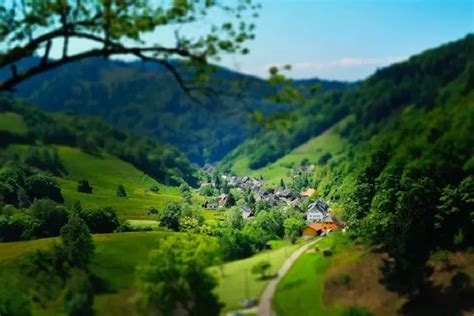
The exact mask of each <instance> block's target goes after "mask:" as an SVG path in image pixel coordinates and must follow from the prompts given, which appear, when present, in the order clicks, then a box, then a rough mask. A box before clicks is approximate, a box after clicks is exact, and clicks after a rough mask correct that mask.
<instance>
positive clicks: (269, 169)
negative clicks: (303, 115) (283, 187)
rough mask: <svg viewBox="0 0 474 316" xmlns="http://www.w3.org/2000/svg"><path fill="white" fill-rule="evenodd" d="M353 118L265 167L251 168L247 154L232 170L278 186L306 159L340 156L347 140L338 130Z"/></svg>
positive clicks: (236, 161)
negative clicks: (328, 155)
mask: <svg viewBox="0 0 474 316" xmlns="http://www.w3.org/2000/svg"><path fill="white" fill-rule="evenodd" d="M351 119H352V118H351V117H347V118H345V119H343V120H341V121H340V122H339V123H336V124H335V125H334V126H333V127H332V128H330V129H328V130H327V131H326V132H324V133H322V134H321V135H319V136H317V137H314V138H312V139H310V140H309V141H307V142H306V143H304V144H302V145H301V146H299V147H297V148H295V149H294V150H292V151H291V152H290V153H288V154H287V155H285V156H283V157H282V158H280V159H278V160H277V161H275V162H274V163H272V164H270V165H268V166H266V167H264V168H261V169H258V170H251V169H250V168H249V167H248V163H249V161H248V158H247V157H245V156H242V157H238V158H237V159H236V160H235V162H234V165H233V166H232V171H233V172H234V173H235V174H237V175H240V176H244V175H246V176H249V175H250V176H253V177H260V176H262V177H263V179H264V181H265V182H264V183H265V186H277V185H279V183H280V179H283V180H284V181H285V182H287V181H289V180H290V178H291V176H292V170H293V169H294V168H296V167H298V166H300V164H301V162H302V161H303V160H305V159H307V160H308V161H309V163H311V164H315V165H317V164H318V161H319V159H320V158H321V157H322V156H323V155H324V154H326V153H330V154H331V156H332V157H333V159H334V158H338V156H339V154H340V153H342V152H343V149H344V146H345V145H346V142H345V141H344V139H342V138H341V137H340V135H339V134H338V132H337V131H338V129H340V128H342V127H343V126H345V125H346V124H347V123H348V122H349V121H350V120H351Z"/></svg>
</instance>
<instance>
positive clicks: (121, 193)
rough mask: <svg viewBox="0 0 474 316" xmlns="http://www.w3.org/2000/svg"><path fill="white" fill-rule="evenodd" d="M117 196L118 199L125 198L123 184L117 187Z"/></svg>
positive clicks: (125, 193)
mask: <svg viewBox="0 0 474 316" xmlns="http://www.w3.org/2000/svg"><path fill="white" fill-rule="evenodd" d="M117 196H118V197H126V196H127V192H126V191H125V187H124V186H123V184H119V185H118V187H117Z"/></svg>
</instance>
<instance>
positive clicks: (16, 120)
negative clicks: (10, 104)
mask: <svg viewBox="0 0 474 316" xmlns="http://www.w3.org/2000/svg"><path fill="white" fill-rule="evenodd" d="M0 131H7V132H9V133H12V134H16V135H25V134H26V133H27V132H28V128H27V127H26V124H25V122H24V120H23V117H21V115H19V114H17V113H13V112H3V113H0Z"/></svg>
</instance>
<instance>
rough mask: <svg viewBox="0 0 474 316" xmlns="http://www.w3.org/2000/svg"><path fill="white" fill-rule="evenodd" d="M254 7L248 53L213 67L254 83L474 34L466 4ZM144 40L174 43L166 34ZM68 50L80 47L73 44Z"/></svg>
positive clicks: (352, 72) (299, 2) (373, 63)
mask: <svg viewBox="0 0 474 316" xmlns="http://www.w3.org/2000/svg"><path fill="white" fill-rule="evenodd" d="M165 1H167V0H165ZM223 1H224V2H226V1H228V2H232V0H223ZM254 2H260V3H261V4H262V9H261V11H260V17H259V18H258V19H257V20H256V24H257V29H256V39H255V41H253V42H251V43H250V45H249V48H250V49H251V53H250V55H248V56H231V57H224V58H223V59H222V62H221V64H222V65H224V66H226V67H229V68H231V69H235V70H238V71H241V72H244V73H248V74H253V75H257V76H261V77H267V75H268V68H269V67H270V66H272V65H277V66H278V65H285V64H290V65H292V66H293V70H292V71H291V73H290V74H289V75H290V76H292V77H294V78H312V77H319V78H325V79H337V80H358V79H363V78H365V77H367V76H368V75H370V74H371V73H373V72H374V71H375V70H376V69H377V68H380V67H384V66H386V65H388V64H391V63H394V62H397V61H401V60H404V59H406V58H407V57H409V56H411V55H413V54H417V53H420V52H422V51H423V50H426V49H428V48H432V47H436V46H438V45H440V44H443V43H446V42H449V41H453V40H457V39H460V38H462V37H464V36H465V35H466V34H468V33H472V32H474V0H468V1H466V0H352V1H350V0H324V1H323V0H260V1H258V0H254ZM233 3H234V2H233ZM223 19H224V17H223V16H218V15H217V16H211V17H210V21H206V22H204V23H202V24H201V25H193V26H189V27H187V28H186V27H184V28H182V31H185V32H189V33H191V34H192V35H194V34H195V35H198V34H199V33H201V34H202V32H203V29H205V28H206V27H209V26H210V23H212V22H213V21H214V22H216V21H217V22H219V21H220V22H222V20H223ZM146 38H147V39H149V40H151V41H152V42H160V43H164V44H166V42H170V41H174V35H173V33H172V32H169V30H167V31H165V32H155V33H153V34H150V35H148V36H147V37H146ZM72 46H75V47H76V49H81V48H82V49H84V48H86V47H85V46H84V44H83V43H81V42H77V43H73V44H72ZM59 48H60V47H59V46H56V47H54V48H53V56H54V55H55V53H57V54H60V52H61V51H60V50H59ZM58 56H59V55H58Z"/></svg>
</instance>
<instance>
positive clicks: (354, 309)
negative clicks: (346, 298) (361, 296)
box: [342, 306, 374, 316]
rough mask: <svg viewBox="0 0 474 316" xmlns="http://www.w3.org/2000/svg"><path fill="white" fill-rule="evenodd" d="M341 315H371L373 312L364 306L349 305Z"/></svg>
mask: <svg viewBox="0 0 474 316" xmlns="http://www.w3.org/2000/svg"><path fill="white" fill-rule="evenodd" d="M342 315H343V316H373V315H374V314H373V313H372V312H371V311H370V310H368V309H367V308H365V307H358V306H351V307H349V308H348V309H346V310H345V311H344V312H343V313H342Z"/></svg>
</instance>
